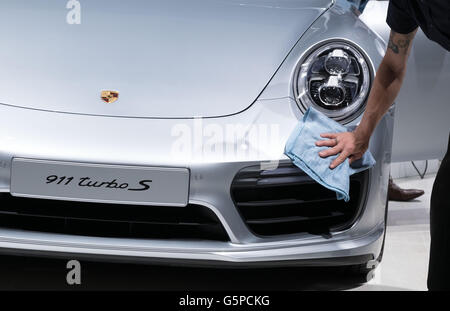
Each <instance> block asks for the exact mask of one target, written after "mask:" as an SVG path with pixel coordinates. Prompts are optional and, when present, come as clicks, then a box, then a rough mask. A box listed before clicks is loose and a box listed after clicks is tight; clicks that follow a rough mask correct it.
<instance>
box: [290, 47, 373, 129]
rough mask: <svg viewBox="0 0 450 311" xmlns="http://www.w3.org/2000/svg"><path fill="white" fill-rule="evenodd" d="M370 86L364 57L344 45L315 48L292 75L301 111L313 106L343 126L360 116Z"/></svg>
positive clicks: (368, 72)
mask: <svg viewBox="0 0 450 311" xmlns="http://www.w3.org/2000/svg"><path fill="white" fill-rule="evenodd" d="M370 85H371V71H370V69H369V66H368V65H367V61H366V58H365V57H364V56H363V54H362V53H361V52H359V51H358V50H357V49H356V48H355V47H353V46H352V45H351V44H349V43H346V42H331V43H327V44H325V45H321V46H320V47H318V48H317V47H316V48H315V49H314V50H313V51H312V52H310V53H309V54H307V56H306V57H305V58H303V59H302V61H301V62H300V64H299V66H298V68H297V70H296V73H295V76H294V93H295V96H296V98H297V102H298V104H299V106H300V108H301V109H302V110H303V111H306V109H308V107H309V106H314V107H315V108H316V109H318V110H319V111H321V112H323V113H324V114H325V115H327V116H329V117H330V118H333V119H335V120H336V121H340V122H342V123H347V122H349V121H351V120H353V119H355V118H356V117H358V116H359V115H360V114H361V112H362V111H363V109H364V106H365V103H366V98H367V95H368V94H369V90H370Z"/></svg>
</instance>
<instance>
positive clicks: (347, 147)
mask: <svg viewBox="0 0 450 311" xmlns="http://www.w3.org/2000/svg"><path fill="white" fill-rule="evenodd" d="M320 136H321V137H322V138H328V139H327V140H319V141H317V142H316V146H318V147H323V146H327V147H331V148H329V149H327V150H323V151H321V152H319V155H320V156H321V157H322V158H327V157H329V156H332V155H336V154H338V153H340V154H339V156H338V157H337V158H336V159H334V161H333V162H332V163H331V165H330V168H331V169H334V168H335V167H337V166H339V165H340V164H341V163H342V162H344V161H345V159H347V158H348V159H349V163H350V164H351V163H352V162H353V161H356V160H358V159H360V158H361V157H362V156H363V154H364V152H366V150H367V148H368V147H369V139H370V137H367V136H364V135H360V134H359V133H358V132H357V131H356V130H355V131H354V132H344V133H326V134H321V135H320Z"/></svg>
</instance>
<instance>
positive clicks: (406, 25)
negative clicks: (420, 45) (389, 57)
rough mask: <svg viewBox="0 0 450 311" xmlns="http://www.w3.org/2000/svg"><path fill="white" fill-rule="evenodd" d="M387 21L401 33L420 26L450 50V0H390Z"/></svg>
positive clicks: (434, 39)
mask: <svg viewBox="0 0 450 311" xmlns="http://www.w3.org/2000/svg"><path fill="white" fill-rule="evenodd" d="M387 23H388V25H389V26H390V27H391V29H392V30H393V31H395V32H397V33H401V34H407V33H410V32H412V31H413V30H414V29H416V28H417V27H420V28H421V29H422V31H423V32H424V33H425V35H426V36H427V37H428V38H429V39H430V40H433V41H435V42H437V43H439V44H440V45H441V46H442V47H444V48H445V49H446V50H448V51H450V0H390V1H389V9H388V14H387Z"/></svg>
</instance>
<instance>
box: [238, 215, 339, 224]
mask: <svg viewBox="0 0 450 311" xmlns="http://www.w3.org/2000/svg"><path fill="white" fill-rule="evenodd" d="M342 216H345V214H344V213H337V212H336V213H332V214H331V215H325V216H318V217H315V218H314V220H316V221H322V220H327V219H330V218H334V217H342ZM303 221H311V218H310V217H305V216H291V217H282V218H264V219H249V220H247V223H248V224H259V225H267V224H276V223H289V222H303Z"/></svg>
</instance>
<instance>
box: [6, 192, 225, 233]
mask: <svg viewBox="0 0 450 311" xmlns="http://www.w3.org/2000/svg"><path fill="white" fill-rule="evenodd" d="M0 227H7V228H15V229H23V230H32V231H40V232H52V233H64V234H72V235H84V236H100V237H121V238H147V239H148V238H151V239H196V240H198V239H201V240H219V241H228V240H229V238H228V235H227V233H226V232H225V230H224V228H223V226H222V224H221V223H220V221H219V219H218V218H217V216H216V215H215V214H214V213H213V212H212V211H211V210H210V209H208V208H206V207H204V206H200V205H193V204H190V205H188V206H186V207H172V206H167V207H166V206H165V207H161V206H136V205H116V204H100V203H88V202H72V201H57V200H42V199H29V198H18V197H13V196H11V195H9V194H0Z"/></svg>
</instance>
